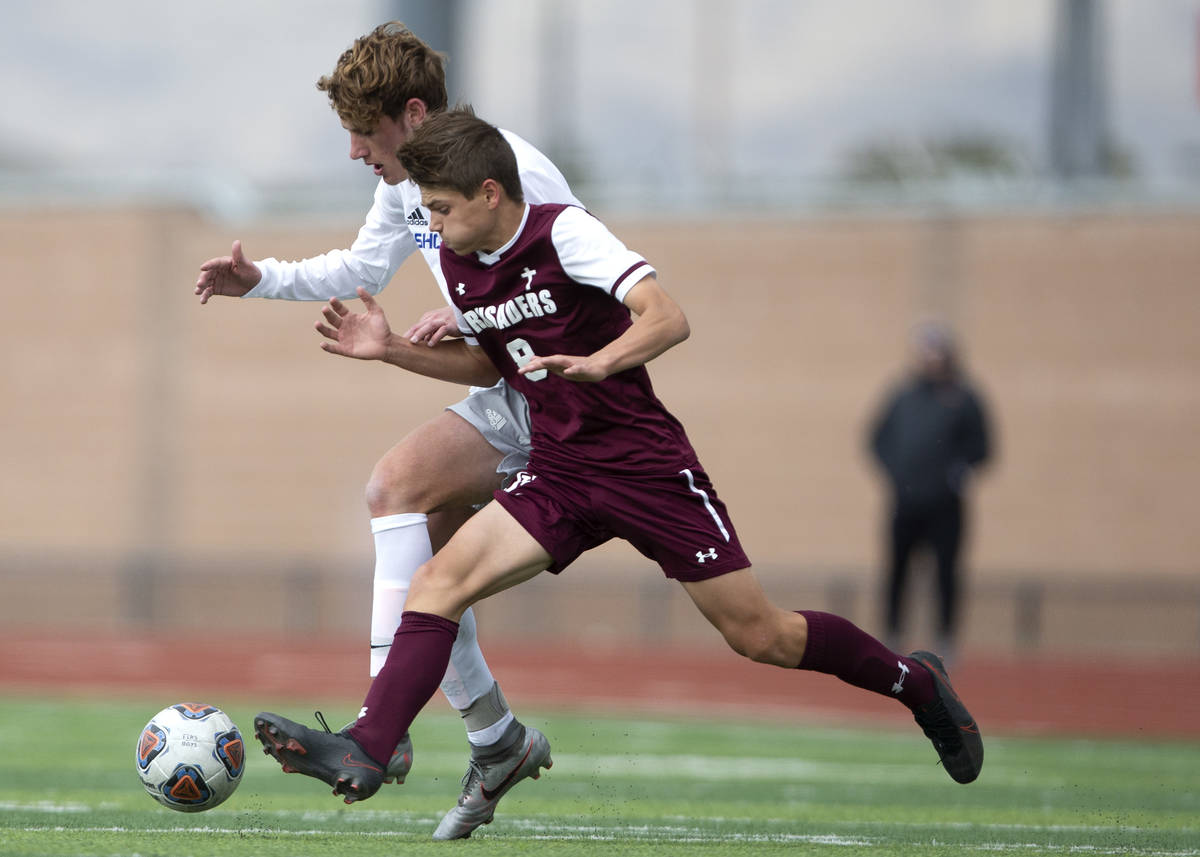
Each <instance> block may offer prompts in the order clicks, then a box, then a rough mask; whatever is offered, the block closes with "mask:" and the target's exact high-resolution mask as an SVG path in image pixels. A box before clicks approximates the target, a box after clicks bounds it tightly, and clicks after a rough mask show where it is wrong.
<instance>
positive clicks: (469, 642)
mask: <svg viewBox="0 0 1200 857" xmlns="http://www.w3.org/2000/svg"><path fill="white" fill-rule="evenodd" d="M427 521H428V518H427V517H426V516H425V515H422V514H417V513H412V514H403V515H386V516H383V517H379V518H372V519H371V532H372V533H373V534H374V536H375V584H374V594H373V599H372V604H371V677H372V678H374V677H375V676H377V675H379V671H380V670H381V669H382V668H383V664H384V661H386V660H387V656H388V652H390V651H391V649H392V638H393V637H395V635H396V629H397V628H399V627H400V615H401V614H402V613H403V612H404V602H405V600H407V598H408V586H409V583H410V582H411V581H412V578H413V575H414V574H416V573H417V569H418V568H420V567H421V566H422V565H423V564H424V563H425V562H426V561H427V560H429V559H430V557H432V556H433V549H432V547H431V546H430V543H429V529H428V526H427ZM495 683H496V680H495V679H494V678H493V677H492V671H491V670H490V669H488V665H487V661H485V660H484V659H483V652H482V651H480V650H479V642H478V640H477V639H476V636H475V611H474V610H472V609H468V610H467V612H466V613H464V614H463V616H462V619H460V620H459V623H458V636H457V637H456V638H455V640H454V647H453V648H452V649H451V650H450V665H449V666H447V667H446V676H445V678H444V679H443V680H442V693H444V694H445V695H446V699H448V700H450V704H451V705H452V706H454V707H455V708H456V709H458V710H459V711H462V710H464V709H466V708H468V707H470V705H471V703H472V702H474V701H475V700H477V699H479V698H480V697H482V696H484V695H485V694H487V693H490V692H491V690H492V686H493V685H494V684H495Z"/></svg>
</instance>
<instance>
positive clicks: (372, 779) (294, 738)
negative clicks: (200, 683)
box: [254, 711, 385, 803]
mask: <svg viewBox="0 0 1200 857" xmlns="http://www.w3.org/2000/svg"><path fill="white" fill-rule="evenodd" d="M254 736H255V737H256V738H258V740H259V741H261V742H262V745H263V752H264V753H266V754H267V755H268V756H273V757H274V758H275V760H276V761H277V762H279V764H280V766H281V767H282V768H283V771H284V773H286V774H307V775H308V776H310V777H316V778H317V779H318V780H321V781H322V782H324V783H325V784H326V785H330V786H333V793H334V794H335V795H342V796H343V798H344V799H345V801H346V803H354V802H355V801H356V800H366V799H367V798H369V797H370V796H371V795H373V794H375V792H377V791H379V787H380V786H381V785H383V779H384V776H385V769H384V766H383V765H381V764H379V763H378V762H376V761H375V760H374V759H372V758H371V757H370V756H368V755H367V754H366V753H364V752H363V749H362V747H360V746H359V745H358V742H357V741H355V740H354V739H353V738H351V737H350V736H349V735H347V734H346V733H345V732H322V731H319V730H317V729H309V728H308V727H307V726H305V725H303V724H301V723H296V722H294V721H292V720H288V719H287V718H286V717H280V716H279V715H278V714H271V713H270V712H269V711H262V712H259V714H258V715H257V716H255V718H254Z"/></svg>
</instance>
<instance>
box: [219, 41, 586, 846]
mask: <svg viewBox="0 0 1200 857" xmlns="http://www.w3.org/2000/svg"><path fill="white" fill-rule="evenodd" d="M317 87H318V89H320V90H322V91H324V92H325V93H327V94H328V97H329V100H330V103H331V105H332V107H333V109H334V110H335V111H336V112H337V114H338V116H339V118H340V119H341V122H342V125H343V127H345V129H346V130H347V131H348V132H349V134H350V157H351V158H353V159H355V160H362V161H363V162H364V163H365V164H367V165H368V166H371V167H372V168H373V169H374V172H375V174H376V175H377V176H379V179H380V180H379V184H378V186H377V187H376V189H375V200H374V203H373V205H372V206H371V209H370V211H369V212H368V213H367V217H366V222H365V223H364V224H363V226H362V228H361V229H360V230H359V232H358V236H357V238H356V239H355V241H354V243H353V244H352V245H351V247H350V248H349V249H348V250H332V251H330V252H328V253H325V254H323V255H320V256H316V257H313V258H310V259H304V260H303V261H300V262H281V261H278V260H276V259H274V258H267V259H262V260H259V261H258V262H251V261H249V260H248V259H247V258H246V257H245V255H244V253H243V250H242V247H241V243H240V242H238V241H235V242H234V243H233V251H232V254H231V255H230V256H226V257H222V258H217V259H210V260H209V261H207V262H205V263H204V264H203V265H201V267H200V276H199V279H198V280H197V282H196V287H195V291H196V294H198V295H200V302H201V303H205V302H207V301H208V299H209V298H210V297H212V296H214V295H225V296H232V297H244V298H277V299H285V300H315V301H324V300H329V299H331V298H339V297H341V298H345V297H352V296H353V295H354V294H355V289H356V288H357V287H359V286H362V287H365V288H366V289H367V290H368V291H369V292H370V293H371V294H377V293H378V292H379V291H380V290H381V289H383V288H384V287H385V286H386V285H387V284H388V282H389V281H390V280H391V279H392V275H393V274H394V273H395V272H396V270H397V269H398V268H399V267H400V265H401V264H402V263H403V262H404V261H405V260H406V259H408V258H410V257H411V256H413V255H414V254H416V253H419V254H420V255H421V256H422V257H423V258H424V260H425V262H426V264H428V266H429V268H430V270H431V271H432V272H433V276H434V279H435V280H436V281H437V284H438V287H439V289H440V290H441V292H442V296H443V298H444V299H445V300H446V302H447V304H448V303H449V295H448V293H447V291H446V282H445V278H444V277H443V276H442V270H441V264H440V259H439V248H440V246H441V240H440V238H439V236H438V235H437V234H436V233H434V232H432V231H430V229H429V212H428V210H427V209H426V208H425V207H424V206H422V204H421V196H420V191H419V190H418V188H417V186H416V185H415V184H414V183H413V182H412V181H410V180H409V179H408V175H407V173H406V172H405V171H404V168H403V167H402V166H401V164H400V162H399V160H398V158H397V157H396V151H397V149H398V148H399V147H400V145H401V144H402V143H403V142H404V141H405V140H406V139H407V138H408V137H409V136H410V135H411V134H412V132H413V130H414V129H415V128H417V127H419V126H420V125H421V123H422V122H424V121H425V119H426V118H427V117H428V116H430V115H431V114H434V113H437V112H438V111H442V110H445V109H446V106H447V96H446V84H445V76H444V72H443V67H442V57H441V56H440V55H439V54H438V53H437V52H435V51H433V50H432V49H431V48H429V47H428V46H427V45H426V44H425V43H424V42H422V41H421V40H420V39H419V38H417V36H415V35H414V34H413V33H412V32H410V31H409V30H407V29H405V28H404V27H403V25H401V24H399V23H397V22H392V23H389V24H384V25H381V26H380V27H377V28H376V29H375V30H374V31H373V32H371V33H370V34H368V35H366V36H364V37H362V38H360V39H358V40H357V41H355V43H354V45H353V46H352V47H351V48H350V49H349V50H347V51H346V52H345V53H343V54H342V56H341V58H340V59H339V60H338V62H337V66H336V68H335V69H334V71H333V73H332V74H331V75H329V76H326V77H322V78H321V79H320V80H319V81H318V83H317ZM504 135H505V139H506V140H508V142H509V145H511V146H512V148H513V150H514V152H516V154H517V162H518V168H519V171H520V180H521V185H522V188H523V191H524V193H525V195H526V197H528V198H529V199H531V200H533V201H536V202H559V203H571V204H576V205H578V204H579V201H578V200H577V199H576V198H575V197H574V195H573V194H572V193H571V190H570V188H569V187H568V185H567V182H566V180H565V179H564V178H563V176H562V174H561V173H560V172H559V170H558V169H557V168H556V167H555V166H554V164H552V163H551V162H550V161H549V160H548V159H547V158H546V157H545V156H544V155H542V153H541V152H539V151H538V150H537V149H535V148H534V147H533V146H531V145H530V144H529V143H527V142H526V141H524V140H522V139H521V138H520V137H518V136H517V135H515V134H512V133H510V132H507V131H506V132H504ZM455 330H456V325H455V322H454V316H453V313H452V311H451V309H450V308H449V306H446V307H443V308H442V310H441V311H431V312H429V313H426V314H425V316H423V317H422V319H421V320H420V321H419V322H418V323H417V324H416V325H414V326H413V327H412V328H411V329H410V330H409V331H408V333H407V334H406V335H407V336H408V338H409V339H410V340H411V341H413V342H421V343H425V344H428V345H434V344H436V343H437V342H438V341H439V340H440V339H441V338H442V336H444V335H445V334H447V333H449V332H453V331H455ZM529 442H530V441H529V416H528V408H527V406H526V403H525V401H524V399H523V397H522V396H521V395H520V394H519V393H517V392H515V391H514V390H512V389H511V387H510V386H509V385H508V384H507V383H505V382H504V381H503V380H502V381H500V382H499V383H497V384H496V385H494V386H491V387H489V388H486V389H472V390H471V392H470V395H468V396H467V397H466V398H465V399H464V400H462V401H460V402H458V403H457V404H455V405H452V406H451V407H450V408H448V409H447V410H446V411H444V412H442V413H441V414H439V415H438V416H436V417H434V418H433V419H431V420H429V421H428V422H426V423H425V424H424V425H422V426H420V427H418V428H417V429H415V430H414V431H413V432H412V433H410V434H409V435H408V436H407V437H405V438H404V439H403V440H402V441H400V442H399V443H398V444H396V446H394V447H392V449H390V450H388V452H386V453H385V454H384V456H383V457H382V458H381V459H380V460H379V462H378V463H377V464H376V465H375V468H374V471H373V472H372V474H371V477H370V481H369V482H368V485H367V491H366V494H367V506H368V509H369V512H370V515H371V532H372V533H373V536H374V541H375V555H376V564H375V579H374V587H373V592H374V596H373V606H372V617H371V675H372V676H374V675H375V674H377V673H378V672H379V669H380V668H381V667H382V665H383V663H384V661H385V659H386V657H387V653H388V649H389V648H390V646H391V643H392V637H393V634H394V632H395V630H396V627H397V625H399V623H400V616H401V612H402V611H403V609H404V602H405V597H406V594H407V591H408V587H409V581H410V580H411V579H412V576H413V574H414V573H415V571H416V569H417V568H418V567H419V566H420V565H421V563H422V562H424V561H425V560H427V559H429V557H430V556H431V555H432V552H433V551H434V550H436V549H438V548H440V547H441V546H442V545H443V544H444V543H445V542H446V541H447V540H448V539H449V537H450V535H451V534H452V533H453V532H454V531H455V529H457V527H458V526H459V525H460V524H461V523H462V522H463V521H464V520H466V518H467V517H469V515H470V514H471V513H472V511H473V508H474V507H475V506H476V505H478V504H481V503H484V502H486V501H488V500H489V499H490V498H491V494H492V491H493V490H494V489H496V488H497V487H499V486H500V485H501V483H502V480H503V479H505V478H507V477H508V476H511V475H512V474H515V473H517V472H518V471H520V470H522V469H524V467H525V464H526V462H527V461H528V457H529ZM441 687H442V690H443V692H444V693H445V695H446V697H447V698H448V699H449V701H450V703H451V705H453V706H454V707H455V708H456V709H458V710H459V711H460V712H461V713H462V716H463V719H464V723H465V725H466V728H467V730H468V739H469V741H470V744H471V749H472V763H471V764H472V765H486V766H490V768H491V769H494V770H496V771H501V772H504V773H505V775H508V773H510V772H511V773H512V774H513V775H515V777H516V779H517V780H520V779H523V778H524V777H526V776H530V775H532V774H533V773H536V771H537V770H538V763H539V762H541V761H542V760H543V759H542V758H541V757H539V758H535V759H532V760H529V759H522V758H521V756H520V755H518V754H517V753H516V750H517V749H518V748H520V747H522V746H523V742H524V741H525V738H526V728H525V727H524V726H523V725H522V724H521V723H520V722H519V721H517V720H516V719H515V717H514V716H513V714H512V712H511V710H510V709H509V706H508V703H507V702H506V700H505V699H504V695H503V694H502V693H501V691H500V687H499V685H498V683H497V682H496V681H495V680H494V678H493V676H492V674H491V672H490V670H489V669H488V665H487V662H486V661H485V659H484V657H483V654H482V652H481V651H480V649H479V645H478V643H477V642H476V637H475V620H474V616H473V614H470V613H469V614H467V615H466V616H464V617H463V621H462V623H461V624H460V629H459V634H458V638H457V641H456V642H455V645H454V651H453V654H452V656H451V658H450V664H449V668H448V669H447V671H446V674H445V676H444V681H443V682H442V686H441ZM528 731H529V732H530V733H536V730H534V729H532V727H530V728H529V730H528ZM537 734H539V735H540V733H537ZM541 740H542V743H544V739H541ZM543 756H544V757H545V758H549V746H548V745H547V746H546V748H545V751H544V754H543ZM411 764H412V747H411V743H410V741H409V739H408V736H407V735H405V736H403V738H402V739H401V740H400V742H399V744H398V747H397V751H396V753H395V754H393V757H392V759H391V761H390V763H389V765H388V772H387V773H388V777H389V779H396V780H398V781H400V782H403V781H404V777H405V775H406V774H407V772H408V769H409V767H410V766H411ZM470 770H471V769H470V768H469V769H468V773H469V771H470ZM467 779H469V777H465V778H464V793H463V794H462V796H461V797H460V799H459V804H458V805H457V806H456V807H455V808H454V809H452V810H450V812H449V813H448V814H447V815H446V818H445V819H444V820H443V822H442V825H441V826H440V827H439V828H438V831H437V833H436V834H435V838H439V839H442V838H451V837H458V836H464V835H468V834H469V833H470V829H467V827H468V826H469V825H464V822H463V820H462V817H461V816H462V815H463V812H464V811H463V804H464V803H465V802H469V801H471V800H473V799H474V800H478V795H476V796H474V797H473V796H472V795H470V794H468V793H467V792H466V791H465V784H466V781H467ZM471 829H473V828H471Z"/></svg>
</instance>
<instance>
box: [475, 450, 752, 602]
mask: <svg viewBox="0 0 1200 857" xmlns="http://www.w3.org/2000/svg"><path fill="white" fill-rule="evenodd" d="M495 497H496V500H497V502H499V503H500V505H501V506H503V507H504V508H505V509H506V510H507V511H508V513H509V514H510V515H512V516H513V517H514V518H516V519H517V521H518V522H519V523H520V524H521V526H523V527H524V528H525V529H526V530H527V531H528V532H529V534H530V535H531V536H533V537H534V538H535V539H536V540H537V541H538V543H539V544H540V545H541V546H542V547H544V548H545V549H546V552H547V553H549V554H550V556H551V557H552V558H553V562H552V563H551V565H550V568H549V571H551V572H553V573H554V574H557V573H559V572H560V571H562V570H563V569H564V568H566V567H567V566H568V565H570V564H571V563H572V562H573V561H574V560H575V559H576V557H578V556H579V555H580V554H581V553H583V552H584V551H586V550H590V549H592V548H594V547H597V546H599V545H602V544H604V543H605V542H606V541H608V540H609V539H611V538H614V537H615V538H620V539H624V540H625V541H627V542H629V543H630V544H631V545H633V546H634V547H635V548H637V549H638V550H639V551H640V552H641V553H642V555H643V556H646V557H648V558H650V559H652V560H654V561H655V562H657V563H658V564H659V566H661V567H662V570H663V573H665V574H666V576H667V577H671V578H674V579H676V580H705V579H707V578H710V577H717V576H719V575H722V574H728V573H729V572H731V571H737V570H739V569H743V568H748V567H749V566H750V560H748V559H747V558H746V554H745V553H744V552H743V551H742V546H741V543H740V542H738V537H737V533H736V532H735V531H734V529H733V523H732V522H731V521H730V520H729V513H728V512H727V511H726V510H725V504H724V503H722V502H721V501H720V499H718V497H717V492H716V491H715V490H714V489H713V486H712V483H711V482H710V481H709V479H708V475H707V474H706V473H705V472H704V471H703V470H702V469H701V468H700V467H699V466H696V467H692V468H688V469H687V470H682V471H680V472H679V473H674V474H669V475H665V476H660V475H649V476H647V475H636V474H634V475H629V476H616V475H594V474H593V475H587V476H583V475H580V476H572V477H569V478H565V477H562V476H558V475H547V474H539V473H535V472H534V471H533V470H526V471H524V472H522V473H519V474H517V477H516V478H515V479H514V480H513V482H512V484H511V485H509V487H508V488H506V489H504V490H502V491H497V492H496V494H495Z"/></svg>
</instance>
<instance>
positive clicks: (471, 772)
mask: <svg viewBox="0 0 1200 857" xmlns="http://www.w3.org/2000/svg"><path fill="white" fill-rule="evenodd" d="M483 775H484V771H483V765H481V764H480V763H479V761H478V760H477V759H472V760H471V762H470V764H469V765H467V772H466V773H465V774H463V778H462V787H463V790H462V794H461V795H459V796H458V805H459V806H462V805H463V804H464V803H466V802H467V799H468V798H469V797H470V796H471V789H472V788H474V786H475V783H477V782H483Z"/></svg>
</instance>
